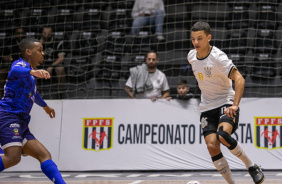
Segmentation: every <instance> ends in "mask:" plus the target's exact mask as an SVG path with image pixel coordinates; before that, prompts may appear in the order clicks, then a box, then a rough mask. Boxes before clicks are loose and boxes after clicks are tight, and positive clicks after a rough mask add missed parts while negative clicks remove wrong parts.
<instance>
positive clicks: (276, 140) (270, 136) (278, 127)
mask: <svg viewBox="0 0 282 184" xmlns="http://www.w3.org/2000/svg"><path fill="white" fill-rule="evenodd" d="M281 133H282V117H255V137H256V138H255V145H256V147H257V148H260V149H269V150H272V149H278V148H282V137H281Z"/></svg>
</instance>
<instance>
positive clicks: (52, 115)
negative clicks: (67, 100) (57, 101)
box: [43, 105, 55, 118]
mask: <svg viewBox="0 0 282 184" xmlns="http://www.w3.org/2000/svg"><path fill="white" fill-rule="evenodd" d="M43 109H44V110H45V112H46V113H47V114H48V115H49V116H50V118H55V110H54V109H53V108H52V107H49V106H48V105H47V106H46V107H43Z"/></svg>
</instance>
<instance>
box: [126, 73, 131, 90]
mask: <svg viewBox="0 0 282 184" xmlns="http://www.w3.org/2000/svg"><path fill="white" fill-rule="evenodd" d="M125 85H126V86H128V87H130V88H132V81H131V76H129V78H128V79H127V82H126V83H125Z"/></svg>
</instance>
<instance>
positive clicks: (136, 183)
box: [128, 180, 143, 184]
mask: <svg viewBox="0 0 282 184" xmlns="http://www.w3.org/2000/svg"><path fill="white" fill-rule="evenodd" d="M142 181H143V180H136V181H134V182H132V183H128V184H138V183H141V182H142Z"/></svg>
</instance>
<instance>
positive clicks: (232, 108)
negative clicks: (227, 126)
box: [224, 105, 239, 118]
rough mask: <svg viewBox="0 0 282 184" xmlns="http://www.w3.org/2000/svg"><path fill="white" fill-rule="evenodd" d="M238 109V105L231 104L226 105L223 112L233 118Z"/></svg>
mask: <svg viewBox="0 0 282 184" xmlns="http://www.w3.org/2000/svg"><path fill="white" fill-rule="evenodd" d="M238 109H239V107H238V106H236V105H232V106H230V107H227V108H226V109H225V111H224V113H225V114H226V115H227V116H228V117H232V118H234V116H236V115H237V114H236V111H237V110H238Z"/></svg>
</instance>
